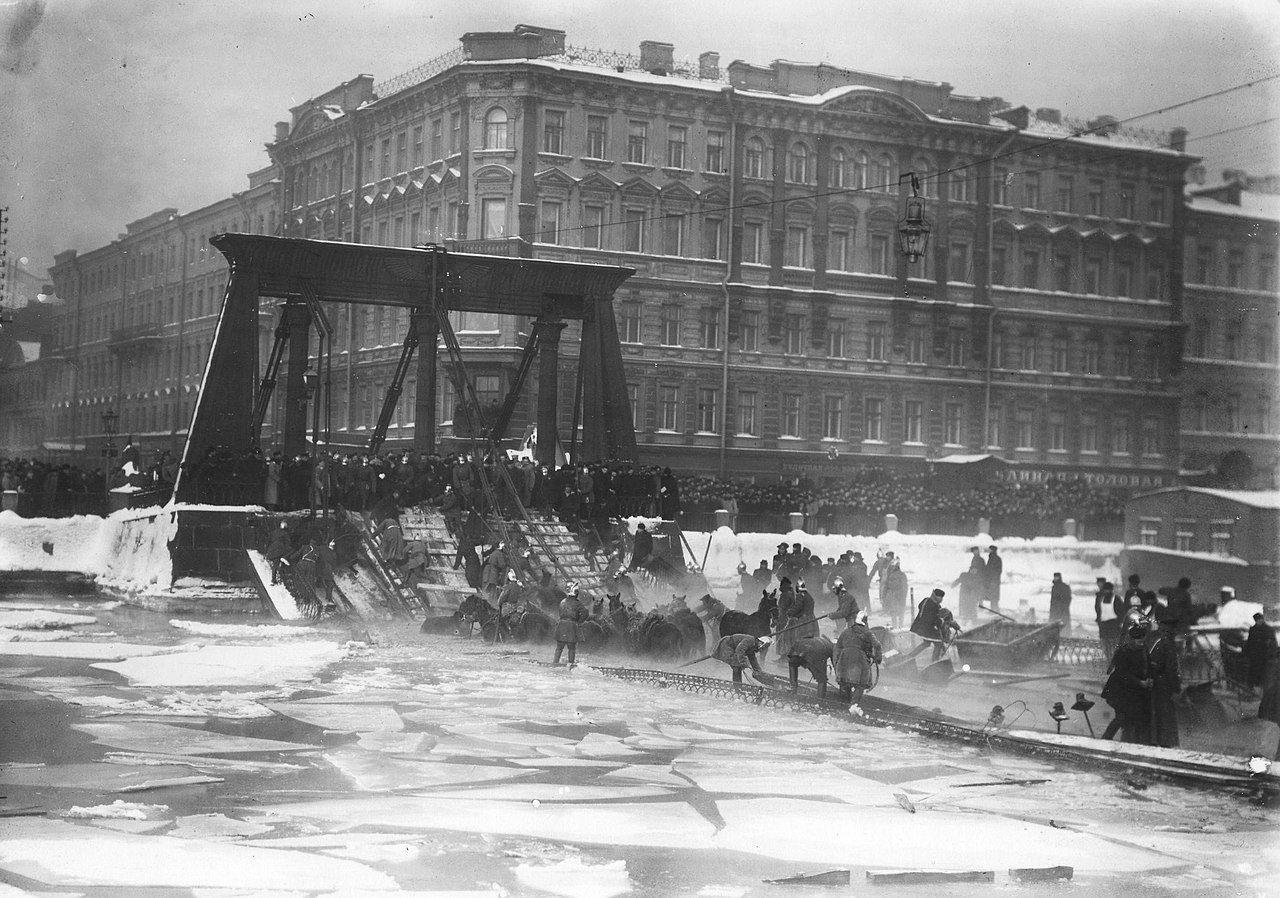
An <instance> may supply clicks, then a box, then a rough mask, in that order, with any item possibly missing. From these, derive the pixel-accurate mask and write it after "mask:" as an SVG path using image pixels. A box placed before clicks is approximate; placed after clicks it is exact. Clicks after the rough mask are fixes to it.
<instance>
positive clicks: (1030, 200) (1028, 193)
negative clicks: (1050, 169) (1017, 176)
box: [1022, 172, 1040, 209]
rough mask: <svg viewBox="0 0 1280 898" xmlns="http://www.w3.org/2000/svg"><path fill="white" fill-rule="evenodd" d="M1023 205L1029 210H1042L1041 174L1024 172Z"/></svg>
mask: <svg viewBox="0 0 1280 898" xmlns="http://www.w3.org/2000/svg"><path fill="white" fill-rule="evenodd" d="M1022 205H1023V206H1024V207H1026V208H1028V209H1039V208H1040V173H1039V172H1023V174H1022Z"/></svg>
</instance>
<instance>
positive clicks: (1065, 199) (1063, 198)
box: [1058, 175, 1075, 212]
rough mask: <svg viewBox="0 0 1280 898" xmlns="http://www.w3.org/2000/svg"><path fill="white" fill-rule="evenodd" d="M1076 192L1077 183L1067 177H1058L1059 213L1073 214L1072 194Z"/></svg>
mask: <svg viewBox="0 0 1280 898" xmlns="http://www.w3.org/2000/svg"><path fill="white" fill-rule="evenodd" d="M1074 191H1075V182H1074V181H1073V180H1072V179H1071V178H1069V177H1067V176H1066V175H1060V176H1059V177H1058V211H1059V212H1072V211H1074V210H1073V209H1072V208H1071V200H1072V194H1073V193H1074Z"/></svg>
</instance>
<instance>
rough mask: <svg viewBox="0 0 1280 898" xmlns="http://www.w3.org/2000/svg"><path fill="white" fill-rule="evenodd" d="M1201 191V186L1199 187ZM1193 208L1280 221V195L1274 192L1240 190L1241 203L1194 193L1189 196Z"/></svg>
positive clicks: (1219, 213) (1216, 213) (1198, 210)
mask: <svg viewBox="0 0 1280 898" xmlns="http://www.w3.org/2000/svg"><path fill="white" fill-rule="evenodd" d="M1197 192H1199V188H1197ZM1187 201H1188V202H1189V203H1190V204H1191V208H1192V210H1194V211H1196V212H1208V213H1210V214H1213V215H1230V216H1232V217H1235V218H1261V219H1265V220H1266V221H1280V196H1277V195H1276V194H1272V193H1257V192H1256V191H1249V190H1243V191H1241V192H1240V205H1238V206H1237V205H1236V204H1234V203H1226V202H1223V201H1222V200H1218V199H1214V198H1213V197H1209V196H1197V195H1195V194H1192V195H1191V196H1189V197H1187Z"/></svg>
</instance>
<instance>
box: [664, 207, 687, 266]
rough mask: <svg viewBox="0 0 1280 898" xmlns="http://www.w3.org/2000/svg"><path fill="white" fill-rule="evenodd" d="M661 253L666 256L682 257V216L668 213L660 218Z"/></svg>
mask: <svg viewBox="0 0 1280 898" xmlns="http://www.w3.org/2000/svg"><path fill="white" fill-rule="evenodd" d="M662 252H663V254H664V255H668V256H683V255H684V215H682V214H679V213H668V214H666V215H664V216H662Z"/></svg>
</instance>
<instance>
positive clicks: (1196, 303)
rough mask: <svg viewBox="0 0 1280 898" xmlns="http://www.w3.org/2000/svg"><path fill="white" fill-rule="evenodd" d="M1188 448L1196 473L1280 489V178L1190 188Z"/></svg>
mask: <svg viewBox="0 0 1280 898" xmlns="http://www.w3.org/2000/svg"><path fill="white" fill-rule="evenodd" d="M1187 202H1188V204H1189V207H1190V216H1189V220H1188V226H1187V237H1186V241H1187V249H1186V274H1185V280H1186V304H1185V316H1186V323H1187V326H1188V337H1187V343H1186V350H1185V353H1184V373H1183V405H1182V449H1183V465H1184V469H1185V471H1186V473H1187V474H1188V475H1190V476H1196V475H1200V476H1203V475H1204V474H1205V473H1212V474H1219V475H1225V476H1226V477H1227V478H1228V480H1229V482H1230V485H1234V486H1240V487H1245V486H1248V487H1258V488H1275V487H1276V486H1280V431H1278V430H1277V428H1276V418H1275V414H1276V408H1275V402H1276V392H1277V389H1278V388H1280V355H1278V353H1277V344H1276V328H1277V325H1280V293H1278V292H1277V291H1278V288H1277V283H1276V277H1277V269H1276V265H1277V255H1278V254H1280V178H1276V177H1275V176H1272V177H1269V178H1255V177H1250V176H1249V175H1248V174H1246V173H1245V172H1242V171H1238V170H1228V171H1226V172H1223V177H1222V180H1221V181H1219V182H1216V183H1212V184H1204V183H1192V184H1189V185H1188V191H1187Z"/></svg>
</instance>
